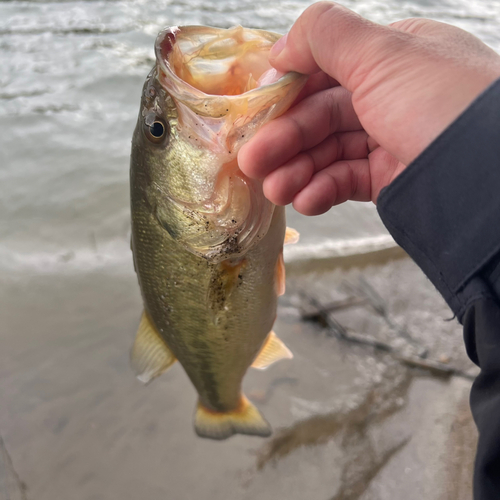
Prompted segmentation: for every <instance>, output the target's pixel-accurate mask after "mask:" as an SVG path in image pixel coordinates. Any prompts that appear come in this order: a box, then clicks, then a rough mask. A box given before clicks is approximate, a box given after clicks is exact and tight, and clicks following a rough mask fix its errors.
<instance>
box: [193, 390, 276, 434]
mask: <svg viewBox="0 0 500 500" xmlns="http://www.w3.org/2000/svg"><path fill="white" fill-rule="evenodd" d="M194 428H195V430H196V434H198V436H200V437H204V438H210V439H227V438H228V437H230V436H232V435H233V434H249V435H253V436H262V437H266V436H270V435H271V433H272V430H271V426H270V425H269V423H268V422H267V421H266V419H265V418H264V417H263V416H262V415H261V413H260V411H259V410H258V409H257V408H256V407H255V406H254V405H253V404H252V403H251V402H250V401H248V399H247V398H246V397H245V396H244V395H242V396H241V400H240V404H239V405H238V408H236V409H235V410H232V411H228V412H217V411H212V410H210V409H208V408H206V407H205V406H203V404H202V403H201V402H200V401H198V406H197V408H196V414H195V417H194Z"/></svg>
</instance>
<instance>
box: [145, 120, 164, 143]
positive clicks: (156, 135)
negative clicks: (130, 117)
mask: <svg viewBox="0 0 500 500" xmlns="http://www.w3.org/2000/svg"><path fill="white" fill-rule="evenodd" d="M144 131H145V133H146V137H147V138H148V139H149V140H150V141H151V142H154V143H155V144H159V143H161V142H162V141H163V140H164V138H165V136H166V135H167V124H166V123H165V122H164V121H163V119H161V118H159V117H156V118H155V120H154V122H153V124H152V125H146V124H144Z"/></svg>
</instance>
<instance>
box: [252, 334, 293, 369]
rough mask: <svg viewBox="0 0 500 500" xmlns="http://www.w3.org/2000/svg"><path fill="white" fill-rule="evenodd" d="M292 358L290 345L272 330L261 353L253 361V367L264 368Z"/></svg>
mask: <svg viewBox="0 0 500 500" xmlns="http://www.w3.org/2000/svg"><path fill="white" fill-rule="evenodd" d="M292 358H293V354H292V351H290V349H288V347H287V346H286V345H285V344H284V343H283V342H282V341H281V340H280V339H279V338H278V337H277V336H276V334H275V333H274V332H273V331H271V333H270V334H269V335H268V336H267V339H266V342H265V344H264V346H263V347H262V349H261V351H260V352H259V355H258V356H257V357H256V358H255V361H254V362H253V363H252V368H257V369H259V370H264V369H266V368H267V367H268V366H269V365H272V364H273V363H274V362H275V361H279V360H280V359H292Z"/></svg>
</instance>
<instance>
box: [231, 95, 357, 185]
mask: <svg viewBox="0 0 500 500" xmlns="http://www.w3.org/2000/svg"><path fill="white" fill-rule="evenodd" d="M361 129H362V127H361V124H360V123H359V120H358V117H357V115H356V113H355V112H354V109H353V107H352V98H351V93H350V92H348V91H347V90H345V89H344V88H342V87H334V88H331V89H328V90H324V91H322V92H318V93H316V94H313V95H311V96H309V97H307V98H305V99H304V100H303V101H301V102H300V103H299V104H297V105H296V106H294V107H293V108H291V109H290V110H288V111H287V112H286V113H285V114H284V115H282V116H280V117H279V118H276V119H275V120H273V121H272V122H270V123H268V124H267V125H265V126H264V127H262V129H260V130H259V131H258V132H257V133H256V134H255V136H254V137H253V138H252V139H251V140H250V141H249V142H248V143H247V144H245V145H244V146H243V147H242V148H241V150H240V152H239V154H238V164H239V167H240V169H241V170H242V172H243V173H244V174H245V175H247V176H248V177H251V178H264V177H265V176H266V175H268V174H270V173H271V172H272V171H273V170H275V169H277V168H278V167H280V166H281V165H283V164H284V163H286V162H287V161H288V160H290V159H291V158H293V157H294V156H295V155H297V153H300V152H301V151H305V150H308V149H310V148H312V147H314V146H316V145H317V144H319V143H321V142H322V141H323V140H324V139H326V138H327V137H328V136H329V135H331V134H333V133H335V132H348V131H353V130H361Z"/></svg>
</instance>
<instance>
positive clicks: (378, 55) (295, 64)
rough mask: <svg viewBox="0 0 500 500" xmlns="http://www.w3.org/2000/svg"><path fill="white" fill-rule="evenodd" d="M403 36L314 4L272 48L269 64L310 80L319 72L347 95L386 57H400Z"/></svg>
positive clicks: (335, 6) (330, 6) (326, 4)
mask: <svg viewBox="0 0 500 500" xmlns="http://www.w3.org/2000/svg"><path fill="white" fill-rule="evenodd" d="M409 36H411V35H409V34H406V33H403V32H401V31H399V30H397V29H394V28H390V27H387V26H382V25H379V24H376V23H373V22H371V21H368V20H367V19H364V18H363V17H361V16H359V15H358V14H356V13H354V12H353V11H351V10H349V9H347V8H345V7H342V6H341V5H338V4H336V3H333V2H318V3H315V4H313V5H311V6H310V7H308V8H307V9H306V10H305V11H304V12H303V13H302V15H301V16H300V17H299V18H298V19H297V21H296V22H295V24H294V25H293V26H292V28H291V30H290V32H289V33H288V35H285V36H284V37H283V38H281V39H280V40H279V41H278V42H277V43H276V44H275V45H274V47H273V49H272V50H271V53H270V56H269V61H270V62H271V64H272V65H273V66H274V67H275V68H276V69H278V70H279V71H283V72H288V71H297V72H298V73H303V74H312V73H316V72H318V71H320V70H322V71H324V72H325V73H327V74H328V75H330V76H332V77H333V78H334V79H335V80H337V81H338V82H339V83H340V84H341V85H342V86H343V87H345V88H347V89H348V90H349V91H351V92H353V91H354V90H355V89H356V87H357V83H358V82H359V79H360V78H361V77H366V74H367V72H370V70H371V69H372V68H374V67H375V66H377V65H378V64H379V63H380V62H382V61H383V60H384V59H385V58H386V57H387V56H388V54H390V53H392V52H394V51H395V50H398V51H400V50H401V42H402V41H404V40H405V39H407V38H408V37H409ZM395 42H396V43H395Z"/></svg>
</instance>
